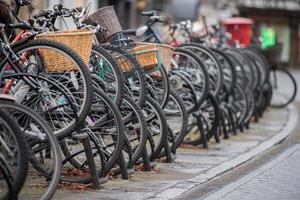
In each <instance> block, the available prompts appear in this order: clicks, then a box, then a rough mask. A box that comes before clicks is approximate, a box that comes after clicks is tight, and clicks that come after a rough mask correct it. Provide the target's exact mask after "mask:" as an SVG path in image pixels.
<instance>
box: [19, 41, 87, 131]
mask: <svg viewBox="0 0 300 200" xmlns="http://www.w3.org/2000/svg"><path fill="white" fill-rule="evenodd" d="M30 48H38V49H41V48H46V49H48V48H50V49H55V51H58V52H60V53H63V54H66V56H68V58H69V59H70V60H72V61H73V63H76V67H77V71H78V72H79V73H80V76H81V79H80V81H82V86H83V88H82V94H83V97H82V96H81V97H80V98H79V96H78V93H79V89H78V90H76V91H73V92H74V96H75V97H76V99H77V101H78V102H77V105H78V106H79V108H78V112H79V114H78V120H79V121H80V122H83V121H84V120H85V117H86V116H87V114H88V113H89V111H90V108H91V103H92V94H93V83H92V78H91V76H90V72H89V69H88V67H87V65H86V64H85V63H84V61H83V60H82V59H81V58H80V56H79V55H78V54H77V53H76V52H75V51H74V50H72V49H71V48H69V47H67V46H66V45H64V44H62V43H58V42H55V41H49V40H31V41H28V42H26V43H23V44H20V45H16V46H13V51H14V52H15V53H18V52H22V51H27V49H30ZM44 70H45V69H44ZM39 75H44V76H46V77H52V78H55V79H56V80H58V81H59V82H61V81H67V82H70V80H71V79H70V80H67V79H66V77H62V76H61V75H59V74H57V73H56V74H55V73H49V72H47V73H40V74H39ZM77 81H78V80H77ZM63 84H65V83H63ZM66 87H68V86H67V85H66ZM74 87H75V86H74ZM80 91H81V90H80ZM73 131H74V127H72V126H71V127H69V128H67V129H65V130H63V131H60V134H63V135H67V134H70V133H72V132H73Z"/></svg>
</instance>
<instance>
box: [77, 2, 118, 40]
mask: <svg viewBox="0 0 300 200" xmlns="http://www.w3.org/2000/svg"><path fill="white" fill-rule="evenodd" d="M83 23H86V24H89V25H98V24H99V25H101V26H102V27H104V28H105V29H106V30H105V31H103V32H99V33H96V37H97V40H98V42H103V41H105V40H107V39H108V38H109V37H110V36H112V35H114V34H116V33H119V32H121V31H122V27H121V25H120V22H119V19H118V17H117V14H116V12H115V9H114V7H113V6H106V7H103V8H100V9H99V10H97V11H96V12H94V13H93V14H91V15H90V16H88V17H87V18H86V19H85V20H84V21H83Z"/></svg>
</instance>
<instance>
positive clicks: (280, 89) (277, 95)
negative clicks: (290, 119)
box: [270, 69, 297, 108]
mask: <svg viewBox="0 0 300 200" xmlns="http://www.w3.org/2000/svg"><path fill="white" fill-rule="evenodd" d="M270 83H271V85H272V99H271V106H272V107H274V108H282V107H285V106H287V105H288V104H290V103H291V102H292V101H294V99H295V97H296V95H297V83H296V80H295V78H294V77H293V75H292V74H291V73H290V72H289V71H288V70H287V69H275V70H272V71H271V73H270Z"/></svg>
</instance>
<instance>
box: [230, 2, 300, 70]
mask: <svg viewBox="0 0 300 200" xmlns="http://www.w3.org/2000/svg"><path fill="white" fill-rule="evenodd" d="M236 5H237V8H238V10H239V14H240V15H241V16H243V17H248V18H251V19H253V20H254V21H255V23H256V30H255V33H256V34H257V35H258V34H259V32H260V30H261V29H262V28H264V27H269V28H273V29H274V30H275V31H276V33H277V40H278V42H280V43H282V44H283V53H282V56H281V60H282V62H284V63H286V64H287V65H289V66H299V64H300V55H299V53H300V49H299V48H300V44H299V42H300V40H299V37H300V26H299V24H300V1H299V0H238V1H237V2H236Z"/></svg>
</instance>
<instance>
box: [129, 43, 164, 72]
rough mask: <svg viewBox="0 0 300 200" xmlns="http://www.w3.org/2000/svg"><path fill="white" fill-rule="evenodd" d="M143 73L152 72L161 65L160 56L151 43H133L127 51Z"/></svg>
mask: <svg viewBox="0 0 300 200" xmlns="http://www.w3.org/2000/svg"><path fill="white" fill-rule="evenodd" d="M129 53H132V54H133V55H134V56H135V57H136V59H137V61H138V62H139V64H140V66H141V68H142V69H143V70H144V71H153V70H155V69H158V68H159V67H160V65H161V61H160V54H159V51H158V49H157V48H156V45H155V44H152V43H141V42H136V43H133V47H132V49H130V50H129Z"/></svg>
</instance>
